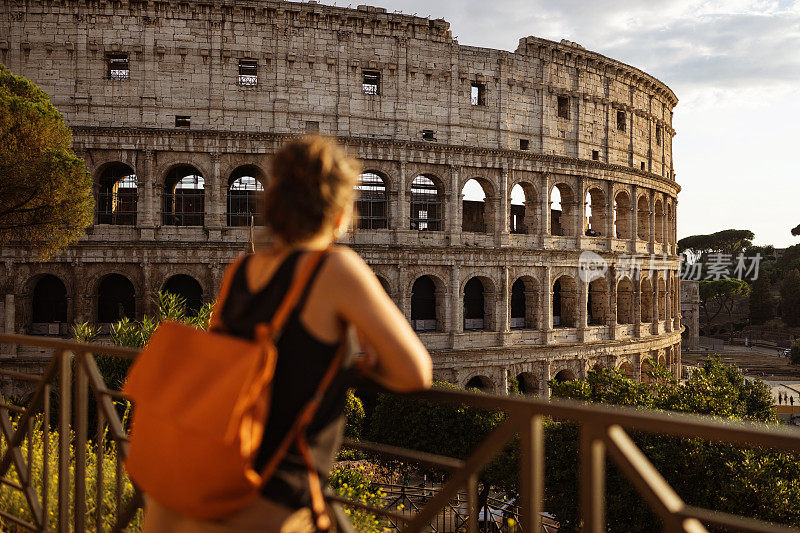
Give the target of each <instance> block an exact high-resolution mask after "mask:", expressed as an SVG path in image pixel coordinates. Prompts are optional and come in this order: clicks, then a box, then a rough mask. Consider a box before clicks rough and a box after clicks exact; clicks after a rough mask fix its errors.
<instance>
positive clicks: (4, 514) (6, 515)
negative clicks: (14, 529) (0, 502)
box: [0, 510, 39, 531]
mask: <svg viewBox="0 0 800 533" xmlns="http://www.w3.org/2000/svg"><path fill="white" fill-rule="evenodd" d="M0 517H3V518H5V519H6V520H10V521H12V522H14V523H15V524H17V525H18V526H22V527H24V528H27V529H30V530H31V531H36V530H38V529H39V528H37V527H36V526H35V525H33V524H31V523H30V522H26V521H25V520H22V519H21V518H17V517H16V516H14V515H13V514H9V513H7V512H5V511H3V510H0Z"/></svg>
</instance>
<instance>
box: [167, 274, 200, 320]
mask: <svg viewBox="0 0 800 533" xmlns="http://www.w3.org/2000/svg"><path fill="white" fill-rule="evenodd" d="M162 290H163V291H164V292H169V293H172V294H177V295H178V296H180V297H181V298H183V299H184V300H185V301H186V311H187V312H188V313H189V314H190V315H194V314H197V311H199V310H200V308H201V307H202V306H203V287H202V286H201V285H200V283H199V282H198V281H197V280H196V279H194V278H193V277H191V276H187V275H186V274H177V275H175V276H172V277H171V278H169V279H168V280H167V282H166V283H164V288H163V289H162Z"/></svg>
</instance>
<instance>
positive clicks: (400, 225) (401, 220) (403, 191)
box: [391, 161, 411, 232]
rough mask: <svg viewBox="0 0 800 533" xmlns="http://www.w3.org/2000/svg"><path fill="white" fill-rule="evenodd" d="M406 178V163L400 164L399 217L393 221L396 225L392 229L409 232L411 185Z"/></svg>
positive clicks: (398, 185)
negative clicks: (409, 193) (409, 194)
mask: <svg viewBox="0 0 800 533" xmlns="http://www.w3.org/2000/svg"><path fill="white" fill-rule="evenodd" d="M407 179H408V178H407V176H406V163H405V161H401V162H400V178H399V181H398V183H397V216H396V218H395V219H393V220H392V222H393V223H394V225H393V226H391V227H392V228H394V229H395V230H396V231H401V232H402V231H408V230H409V228H410V227H411V226H410V222H409V217H410V213H411V206H410V203H409V196H408V190H409V183H408V181H407Z"/></svg>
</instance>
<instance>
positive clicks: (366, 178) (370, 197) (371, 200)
mask: <svg viewBox="0 0 800 533" xmlns="http://www.w3.org/2000/svg"><path fill="white" fill-rule="evenodd" d="M356 191H358V199H357V200H356V211H357V213H358V227H359V228H360V229H386V228H388V227H389V217H388V203H387V201H386V183H385V182H384V181H383V178H381V177H380V176H379V175H377V174H375V173H374V172H365V173H363V174H361V175H360V176H359V177H358V184H357V185H356Z"/></svg>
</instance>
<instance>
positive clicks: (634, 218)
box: [630, 185, 639, 253]
mask: <svg viewBox="0 0 800 533" xmlns="http://www.w3.org/2000/svg"><path fill="white" fill-rule="evenodd" d="M630 194H631V253H636V241H637V240H638V239H639V220H638V218H639V217H638V215H639V206H638V204H639V202H638V201H637V200H638V198H637V195H638V194H639V188H638V187H637V186H636V185H633V186H632V187H631V190H630Z"/></svg>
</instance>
